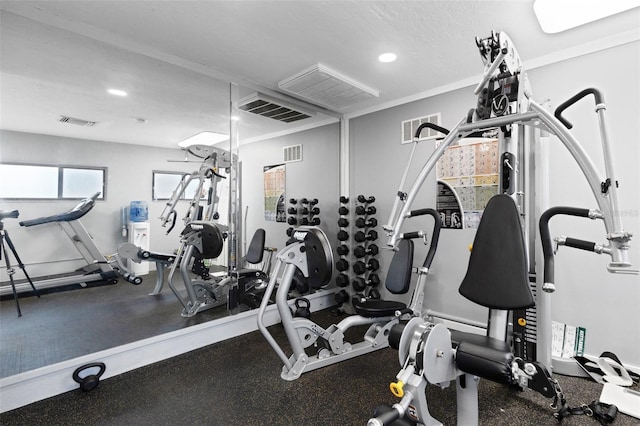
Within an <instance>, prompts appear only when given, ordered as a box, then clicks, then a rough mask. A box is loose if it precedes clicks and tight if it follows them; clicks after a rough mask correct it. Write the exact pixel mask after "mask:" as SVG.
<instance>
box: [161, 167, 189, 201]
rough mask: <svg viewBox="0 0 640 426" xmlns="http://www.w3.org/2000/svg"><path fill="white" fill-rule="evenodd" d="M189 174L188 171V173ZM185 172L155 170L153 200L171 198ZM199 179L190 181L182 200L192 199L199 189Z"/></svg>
mask: <svg viewBox="0 0 640 426" xmlns="http://www.w3.org/2000/svg"><path fill="white" fill-rule="evenodd" d="M187 174H188V173H187ZM184 175H185V173H181V172H160V171H155V170H154V171H153V194H152V195H153V200H170V199H171V196H172V195H173V191H175V189H176V188H177V187H178V184H179V183H180V181H181V180H182V176H184ZM198 184H199V181H198V179H193V180H192V181H191V182H189V186H187V188H186V189H185V191H184V192H183V193H182V196H181V197H180V199H181V200H191V199H193V196H194V195H195V193H196V190H197V189H198Z"/></svg>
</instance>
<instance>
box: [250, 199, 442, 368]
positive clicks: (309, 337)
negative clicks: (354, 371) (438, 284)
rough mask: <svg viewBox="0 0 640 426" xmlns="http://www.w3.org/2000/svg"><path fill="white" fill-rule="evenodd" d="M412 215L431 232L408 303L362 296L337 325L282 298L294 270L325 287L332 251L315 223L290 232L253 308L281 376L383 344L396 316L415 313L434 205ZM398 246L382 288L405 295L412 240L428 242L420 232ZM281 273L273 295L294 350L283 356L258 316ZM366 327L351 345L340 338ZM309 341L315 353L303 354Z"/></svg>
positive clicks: (435, 217) (419, 302) (437, 221)
mask: <svg viewBox="0 0 640 426" xmlns="http://www.w3.org/2000/svg"><path fill="white" fill-rule="evenodd" d="M410 215H411V217H419V216H422V215H430V216H432V217H433V220H434V227H433V236H432V238H431V244H430V245H429V251H428V254H427V257H426V260H425V262H424V264H423V265H422V267H420V268H417V272H418V281H417V283H416V286H415V288H414V291H413V294H412V296H411V301H410V302H409V304H405V303H402V302H398V301H392V300H380V299H373V298H368V299H362V300H356V301H354V308H355V311H356V315H350V316H348V317H346V318H345V319H343V320H342V321H340V322H339V323H338V324H334V325H331V326H329V327H327V328H323V327H321V326H320V325H318V324H316V323H314V322H313V321H311V320H309V319H307V318H300V317H296V318H294V317H293V314H292V312H291V311H290V308H289V303H288V302H287V299H288V294H289V291H290V290H291V285H292V282H293V277H294V274H295V272H296V270H299V271H300V272H301V273H302V274H303V275H304V276H305V277H307V279H308V284H309V287H310V288H312V289H319V288H322V287H324V286H326V285H327V283H328V282H329V280H330V279H331V275H332V270H333V254H332V251H331V247H330V245H329V242H328V241H327V237H326V235H325V234H324V232H322V230H320V229H319V228H317V227H306V226H301V227H299V228H296V229H295V230H294V231H293V233H292V237H291V238H292V241H293V243H292V244H290V245H288V246H287V247H285V248H284V249H282V250H281V251H280V252H279V253H278V254H277V255H276V266H275V270H274V273H273V274H272V277H271V279H270V281H269V285H268V286H267V289H266V292H265V295H264V297H263V299H262V304H261V305H260V310H259V312H258V328H259V329H260V331H261V332H262V334H263V335H264V337H265V338H266V339H267V341H268V342H269V344H270V345H271V347H272V348H273V349H274V351H275V352H276V354H277V355H278V356H279V357H280V359H281V360H282V361H283V363H284V366H283V367H282V373H281V374H280V377H282V378H283V379H285V380H295V379H297V378H299V377H300V376H301V375H302V373H305V372H308V371H311V370H315V369H318V368H321V367H325V366H327V365H331V364H335V363H337V362H340V361H344V360H346V359H350V358H354V357H356V356H359V355H363V354H366V353H369V352H372V351H375V350H378V349H382V348H385V347H387V346H388V334H389V330H390V329H391V327H392V326H393V325H394V324H397V323H398V321H399V320H400V318H401V317H404V318H406V317H410V316H413V315H419V313H420V312H421V311H422V301H423V300H424V286H425V282H426V277H427V274H428V272H429V267H430V265H431V261H432V260H433V257H434V255H435V252H436V248H437V245H438V236H439V233H440V227H441V223H440V217H439V215H438V214H437V212H436V211H435V210H433V209H421V210H415V211H412V212H410ZM400 239H401V242H400V244H399V249H398V251H397V252H396V253H394V256H393V258H392V260H391V264H390V266H389V270H388V273H387V277H386V280H385V287H386V288H387V290H388V291H389V292H391V293H393V294H406V293H407V292H408V291H409V287H410V283H411V272H412V269H413V268H412V263H413V249H414V243H413V239H422V240H423V241H424V243H425V244H426V243H427V233H426V232H425V231H417V232H409V233H404V234H402V235H400ZM280 274H282V275H281V276H282V279H281V280H280V283H279V285H278V289H277V292H276V295H275V303H276V306H277V309H278V313H279V314H280V319H281V321H282V325H283V327H284V330H285V333H286V335H287V339H288V341H289V344H290V346H291V349H292V351H293V353H292V355H291V356H287V355H286V354H285V352H284V351H283V349H282V348H281V347H280V345H279V344H278V343H277V342H276V341H275V339H274V338H273V336H272V335H271V333H269V331H268V330H267V328H266V327H265V325H264V321H263V317H264V313H265V310H266V308H267V305H268V304H269V300H270V298H271V295H272V294H273V291H274V289H275V287H276V277H277V276H280ZM364 325H368V326H369V328H368V329H367V330H366V332H365V334H364V337H363V339H362V341H360V342H358V343H354V344H351V343H349V342H347V341H345V333H346V331H347V330H348V329H350V328H351V327H354V326H364ZM311 345H314V349H315V354H313V355H309V354H307V351H306V350H305V349H306V348H309V347H310V346H311Z"/></svg>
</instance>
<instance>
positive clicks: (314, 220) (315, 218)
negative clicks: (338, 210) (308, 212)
mask: <svg viewBox="0 0 640 426" xmlns="http://www.w3.org/2000/svg"><path fill="white" fill-rule="evenodd" d="M309 225H313V226H317V225H320V218H319V217H314V218H313V219H311V220H310V221H309Z"/></svg>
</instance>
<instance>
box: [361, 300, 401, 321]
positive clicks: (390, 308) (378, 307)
mask: <svg viewBox="0 0 640 426" xmlns="http://www.w3.org/2000/svg"><path fill="white" fill-rule="evenodd" d="M353 307H354V308H355V310H356V313H357V314H358V315H361V316H363V317H367V318H379V317H391V316H394V315H395V314H396V311H402V310H403V309H406V308H407V305H406V304H404V303H402V302H395V301H393V300H380V299H378V300H376V299H367V300H366V301H364V302H356V303H355V304H354V305H353Z"/></svg>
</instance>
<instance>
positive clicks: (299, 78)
mask: <svg viewBox="0 0 640 426" xmlns="http://www.w3.org/2000/svg"><path fill="white" fill-rule="evenodd" d="M278 87H279V88H280V89H282V90H284V91H287V92H289V93H291V94H293V95H295V96H297V97H300V98H302V99H304V100H306V101H309V102H311V103H315V104H317V105H322V106H324V107H327V108H330V109H337V110H340V109H342V108H345V107H347V106H349V105H353V104H355V103H358V102H362V101H365V100H367V99H371V98H377V97H378V96H379V95H380V92H378V91H377V90H375V89H372V88H370V87H367V86H365V85H364V84H362V83H359V82H357V81H355V80H352V79H350V78H348V77H345V76H344V75H342V74H340V73H338V72H337V71H334V70H332V69H331V68H328V67H326V66H324V65H322V64H316V65H314V66H312V67H309V68H307V69H305V70H303V71H301V72H299V73H297V74H295V75H293V76H291V77H289V78H286V79H284V80H282V81H281V82H279V83H278Z"/></svg>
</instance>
